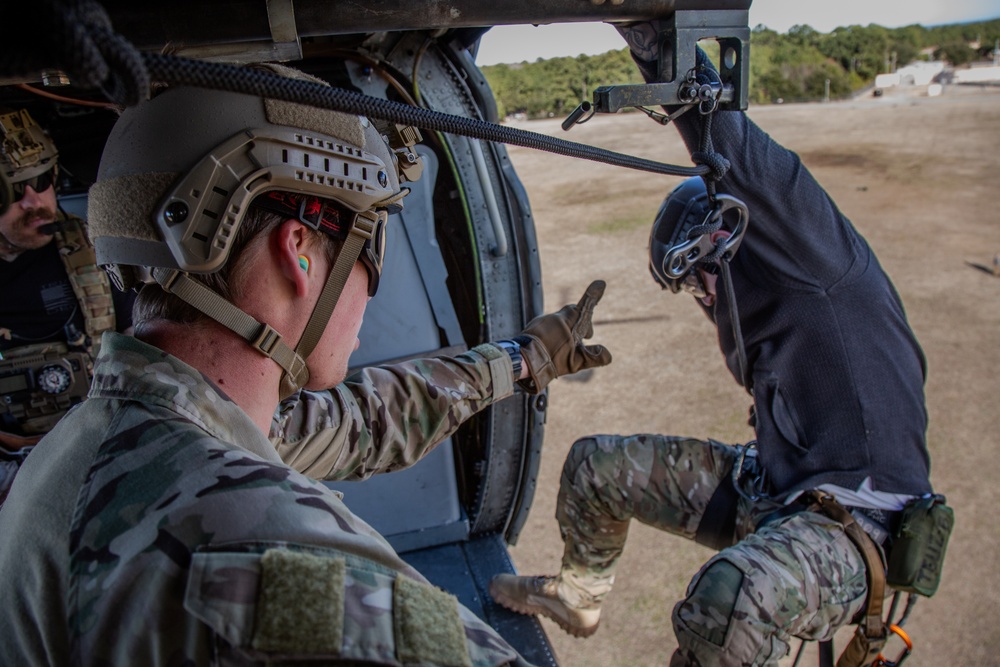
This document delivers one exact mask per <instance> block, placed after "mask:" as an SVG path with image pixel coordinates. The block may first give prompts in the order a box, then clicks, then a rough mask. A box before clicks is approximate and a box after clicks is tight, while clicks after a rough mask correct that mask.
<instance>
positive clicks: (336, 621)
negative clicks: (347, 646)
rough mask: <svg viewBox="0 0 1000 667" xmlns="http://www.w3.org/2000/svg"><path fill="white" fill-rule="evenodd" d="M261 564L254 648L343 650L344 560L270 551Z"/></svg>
mask: <svg viewBox="0 0 1000 667" xmlns="http://www.w3.org/2000/svg"><path fill="white" fill-rule="evenodd" d="M260 566H261V573H260V589H259V591H258V594H257V613H256V622H255V624H254V633H253V644H252V645H253V648H255V649H256V650H258V651H265V652H274V653H317V654H327V655H336V654H338V653H340V647H341V641H342V639H343V627H344V571H345V562H344V559H342V558H322V557H320V556H313V555H311V554H307V553H298V552H295V551H286V550H284V549H271V550H269V551H266V552H265V553H264V555H263V556H262V557H261V559H260Z"/></svg>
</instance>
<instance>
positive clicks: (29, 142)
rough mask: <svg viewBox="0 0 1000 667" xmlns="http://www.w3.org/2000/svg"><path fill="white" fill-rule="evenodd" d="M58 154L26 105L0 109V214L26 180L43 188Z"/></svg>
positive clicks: (52, 172) (32, 185)
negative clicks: (23, 107)
mask: <svg viewBox="0 0 1000 667" xmlns="http://www.w3.org/2000/svg"><path fill="white" fill-rule="evenodd" d="M58 157H59V151H58V150H57V149H56V145H55V144H54V143H53V142H52V139H50V138H49V135H48V134H46V133H45V131H44V130H43V129H42V128H41V126H39V125H38V123H36V122H35V120H34V119H33V118H32V117H31V114H29V113H28V110H27V109H21V110H20V111H9V110H3V111H0V215H2V214H3V213H4V212H5V211H6V210H7V207H8V206H10V205H11V204H13V203H14V202H15V201H16V199H17V198H18V197H19V195H20V192H19V190H20V191H22V192H23V187H24V185H25V184H26V183H27V184H28V185H31V187H32V188H33V189H34V190H36V191H39V192H40V191H42V190H45V189H47V188H48V186H49V185H50V184H51V183H52V180H53V179H54V169H55V166H56V161H57V158H58ZM19 186H20V187H19ZM43 186H44V187H43Z"/></svg>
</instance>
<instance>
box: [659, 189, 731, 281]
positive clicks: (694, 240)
mask: <svg viewBox="0 0 1000 667" xmlns="http://www.w3.org/2000/svg"><path fill="white" fill-rule="evenodd" d="M748 218H749V215H748V213H747V209H746V205H745V204H743V202H741V201H739V200H737V199H735V198H733V197H729V196H727V195H722V194H719V195H716V196H715V203H714V204H713V203H712V201H710V198H709V196H708V190H707V188H706V187H705V181H704V180H702V179H701V178H700V177H697V176H696V177H694V178H689V179H687V180H685V181H684V182H683V183H681V184H680V185H678V186H677V187H676V188H674V190H673V191H672V192H671V193H670V194H669V195H667V198H666V199H664V200H663V204H661V205H660V210H659V211H658V212H657V214H656V220H655V221H654V222H653V228H652V230H651V231H650V235H649V272H650V273H651V274H652V275H653V278H654V279H655V280H656V282H657V283H659V284H660V286H661V287H662V288H663V289H669V290H670V291H671V292H674V293H677V292H679V291H681V290H682V289H684V290H685V291H688V292H691V293H692V294H694V295H695V296H698V297H700V296H704V285H702V284H701V278H700V276H699V275H698V272H697V271H694V270H693V269H694V267H695V265H697V264H700V265H701V267H702V268H704V269H706V270H707V271H710V272H712V271H714V266H715V265H716V264H717V263H718V262H719V261H722V260H729V259H731V258H732V256H733V254H734V253H735V252H736V249H737V248H738V247H739V244H740V242H741V241H742V240H743V234H744V233H745V232H746V228H747V220H748Z"/></svg>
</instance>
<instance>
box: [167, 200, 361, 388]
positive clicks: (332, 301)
mask: <svg viewBox="0 0 1000 667" xmlns="http://www.w3.org/2000/svg"><path fill="white" fill-rule="evenodd" d="M377 223H378V213H376V212H375V211H364V212H361V213H358V214H357V215H355V217H354V223H353V225H352V227H351V231H350V233H349V234H348V235H347V239H345V241H344V245H343V247H342V248H341V250H340V252H339V253H337V258H336V260H335V261H334V264H333V267H332V268H331V269H330V275H329V276H327V279H326V283H325V284H324V285H323V291H322V292H320V295H319V299H317V301H316V305H315V307H314V308H313V312H312V314H311V315H310V316H309V321H308V322H307V323H306V326H305V329H304V330H303V332H302V336H301V338H300V339H299V344H298V345H297V346H296V347H295V349H294V350H293V349H292V348H290V347H289V346H288V345H287V344H286V343H285V342H284V341H283V340H282V336H281V334H280V333H278V332H277V331H276V330H275V329H274V328H273V327H272V326H271V325H269V324H267V323H264V322H260V321H258V320H256V319H255V318H253V317H251V316H250V315H248V314H247V313H245V312H244V311H242V310H240V309H239V308H237V307H236V306H235V305H233V304H232V303H230V302H228V301H226V300H225V299H224V298H222V297H221V296H219V295H218V294H216V293H215V292H213V291H212V290H211V289H209V288H208V287H206V286H205V285H203V284H202V283H199V282H197V281H196V280H193V279H192V278H191V277H190V276H189V275H188V274H187V273H184V272H182V271H178V270H176V269H162V268H156V269H153V272H152V273H153V279H154V280H156V282H157V283H158V284H159V285H160V287H162V288H163V290H164V291H166V292H169V293H171V294H174V295H175V296H177V297H178V298H179V299H181V300H182V301H185V302H186V303H188V304H190V305H191V306H193V307H194V308H197V309H198V310H199V311H201V312H202V313H204V314H205V315H207V316H209V317H211V318H212V319H213V320H215V321H216V322H218V323H219V324H221V325H222V326H224V327H226V328H227V329H229V330H230V331H232V332H234V333H235V334H236V335H238V336H239V337H240V338H242V339H244V340H245V341H247V342H248V343H249V344H250V345H251V347H253V348H254V349H255V350H257V351H258V352H260V353H261V354H263V355H264V356H265V357H268V358H269V359H271V360H273V361H274V362H275V363H276V364H278V365H279V366H281V368H282V370H283V371H284V372H283V373H282V374H281V384H280V385H279V388H278V396H279V399H280V400H284V399H285V398H288V397H289V396H291V395H292V394H294V393H295V392H296V391H298V390H299V389H301V388H302V387H304V386H305V385H306V383H308V382H309V367H308V365H307V364H306V359H308V358H309V355H310V354H312V351H313V350H314V349H315V348H316V344H317V343H319V340H320V338H321V337H322V336H323V332H324V331H325V330H326V327H327V324H328V323H329V321H330V317H331V315H333V309H334V307H336V305H337V301H338V299H340V295H341V293H342V292H343V291H344V285H345V284H347V279H348V277H350V275H351V270H352V269H353V268H354V264H355V263H356V262H357V261H358V257H360V256H361V251H362V249H363V248H364V245H365V242H366V241H367V240H369V239H370V238H371V236H372V232H373V231H374V229H375V225H376V224H377Z"/></svg>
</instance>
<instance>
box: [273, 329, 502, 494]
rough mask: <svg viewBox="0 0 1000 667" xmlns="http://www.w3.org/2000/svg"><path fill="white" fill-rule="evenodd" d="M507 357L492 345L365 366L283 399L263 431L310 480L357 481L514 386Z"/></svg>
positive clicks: (390, 466)
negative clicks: (335, 383) (332, 382)
mask: <svg viewBox="0 0 1000 667" xmlns="http://www.w3.org/2000/svg"><path fill="white" fill-rule="evenodd" d="M511 373H512V369H511V363H510V359H509V357H508V356H507V354H506V353H504V352H502V351H501V350H500V349H499V348H497V347H495V346H493V345H480V346H478V347H476V348H473V349H472V350H470V351H469V352H466V353H465V354H462V355H460V356H457V357H453V358H442V359H420V360H415V361H409V362H405V363H401V364H396V365H393V366H382V367H373V368H366V369H364V370H362V371H360V372H358V373H356V374H355V375H353V376H351V377H350V378H348V379H347V380H346V381H345V382H343V383H342V384H340V385H338V386H336V387H334V388H333V389H330V390H328V391H318V392H317V391H306V390H303V391H301V392H299V393H298V394H297V395H295V396H293V397H291V398H289V399H287V400H286V401H284V402H283V403H282V404H281V405H280V406H279V408H278V411H277V412H276V413H275V417H274V421H273V423H272V426H271V433H270V435H269V438H270V440H271V442H272V443H273V444H274V446H275V449H277V450H278V454H279V455H280V456H281V458H282V460H283V461H284V462H285V463H287V464H288V465H290V466H291V467H293V468H294V469H296V470H298V471H299V472H302V473H304V474H306V475H308V476H310V477H312V478H313V479H323V480H330V481H335V480H361V479H366V478H368V477H370V476H371V475H374V474H375V473H379V472H389V471H392V470H398V469H401V468H405V467H407V466H410V465H412V464H414V463H416V462H417V461H419V460H420V459H421V458H422V457H423V456H424V455H425V454H426V453H427V452H428V451H430V450H431V449H433V448H434V446H435V445H437V444H438V443H440V442H441V441H442V440H444V439H445V438H447V437H448V436H450V435H451V434H452V433H454V432H455V430H456V429H457V428H458V427H459V426H460V425H461V424H462V422H464V421H465V420H467V419H468V418H469V417H471V416H472V415H474V414H476V413H477V412H479V411H480V410H482V409H483V408H485V407H486V406H488V405H490V404H491V403H493V402H495V401H498V400H500V399H503V398H505V397H507V396H510V395H511V394H512V393H513V384H512V378H511Z"/></svg>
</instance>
